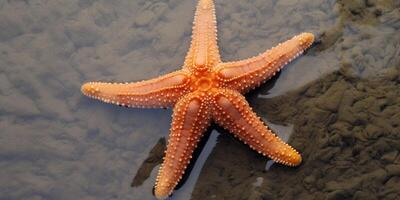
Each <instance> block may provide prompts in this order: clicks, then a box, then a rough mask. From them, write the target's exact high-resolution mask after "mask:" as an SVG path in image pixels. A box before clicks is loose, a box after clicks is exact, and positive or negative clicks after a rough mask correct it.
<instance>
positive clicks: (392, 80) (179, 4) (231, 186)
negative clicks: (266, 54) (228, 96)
mask: <svg viewBox="0 0 400 200" xmlns="http://www.w3.org/2000/svg"><path fill="white" fill-rule="evenodd" d="M195 4H196V1H194V0H192V1H177V0H168V1H165V0H164V1H161V0H151V1H149V0H115V1H109V0H68V1H67V0H57V1H46V0H15V1H2V0H0V129H1V133H0V168H1V170H0V199H7V200H13V199H15V200H17V199H18V200H20V199H32V200H40V199H60V200H63V199H66V200H67V199H68V200H69V199H83V200H92V199H154V197H153V195H152V188H153V185H154V182H155V176H156V174H157V171H158V167H159V163H160V162H161V157H162V152H163V149H164V148H165V139H166V138H168V130H169V123H170V121H171V118H170V116H171V110H150V109H149V110H144V109H127V108H120V107H117V106H113V105H107V104H104V103H101V102H97V101H94V100H91V99H88V98H86V97H83V95H82V94H81V93H80V85H81V84H82V83H83V82H85V81H88V80H94V81H96V80H102V81H121V82H124V81H137V80H142V79H148V78H151V77H155V76H158V75H161V74H164V73H168V72H171V71H174V70H176V69H179V68H180V66H181V65H182V63H183V59H184V56H185V54H186V51H187V49H188V46H189V42H190V33H191V23H192V19H193V14H194V7H195ZM399 8H400V2H399V1H396V0H392V1H390V0H371V1H340V0H337V1H329V0H325V1H324V0H319V1H315V0H295V1H293V0H280V1H276V0H251V1H228V0H217V1H216V9H217V19H218V33H219V45H220V50H221V54H222V58H223V59H224V60H226V61H228V60H237V59H243V58H246V57H249V56H253V55H257V54H258V53H260V52H263V51H264V50H266V49H268V48H270V47H272V46H274V45H276V44H277V43H278V42H280V41H284V40H286V39H288V38H291V37H292V36H293V35H295V34H297V33H300V32H303V31H309V32H313V33H315V34H317V35H318V38H319V40H320V43H319V44H317V45H316V46H314V47H313V48H312V49H310V50H309V51H307V52H306V54H305V55H304V56H302V57H300V58H299V59H297V60H296V61H294V62H293V63H291V64H290V65H288V66H287V67H286V68H285V69H284V70H283V71H282V72H281V73H280V74H279V75H278V76H276V77H274V78H273V79H272V80H270V81H269V82H267V83H266V84H265V85H263V86H261V87H260V88H259V89H257V90H255V91H253V92H251V93H250V94H248V95H247V98H248V100H249V102H250V104H251V105H252V106H253V108H254V110H255V112H257V113H258V114H259V115H260V117H262V118H263V120H264V121H265V122H266V123H267V124H269V125H270V126H271V127H272V129H273V130H275V131H276V132H277V134H279V135H281V136H283V137H286V138H287V139H288V140H289V141H288V142H289V143H290V144H291V145H293V146H294V147H295V148H296V149H298V150H299V151H300V152H301V153H302V155H303V159H304V161H303V164H302V165H301V166H299V167H297V168H289V167H285V166H282V165H278V164H274V163H272V162H271V161H269V160H268V159H267V158H265V157H262V156H260V155H258V154H257V153H255V152H253V151H252V150H250V148H248V147H247V146H246V145H244V144H242V143H240V142H239V141H238V140H236V139H234V138H233V137H232V136H231V135H230V134H229V133H227V132H226V131H224V130H221V129H220V128H218V127H214V129H210V131H209V133H208V135H209V138H208V140H205V141H203V145H202V146H203V148H202V149H199V150H198V151H197V154H198V157H197V160H196V162H195V163H194V165H193V166H192V170H191V172H190V173H188V177H187V179H186V181H185V182H184V183H181V184H180V185H181V187H180V189H179V190H177V191H176V192H175V195H174V196H172V197H171V199H253V200H256V199H399V198H400V192H399V190H398V188H400V177H399V175H400V155H399V149H400V114H399V113H400V78H399V75H400V34H399V29H400V9H399ZM289 136H290V137H289ZM131 185H132V186H133V187H132V186H131Z"/></svg>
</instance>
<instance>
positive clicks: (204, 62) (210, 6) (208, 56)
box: [184, 0, 221, 71]
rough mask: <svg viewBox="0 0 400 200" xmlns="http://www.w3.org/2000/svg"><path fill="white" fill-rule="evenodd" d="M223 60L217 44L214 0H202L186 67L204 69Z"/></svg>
mask: <svg viewBox="0 0 400 200" xmlns="http://www.w3.org/2000/svg"><path fill="white" fill-rule="evenodd" d="M219 62H221V58H220V55H219V50H218V45H217V21H216V17H215V6H214V2H213V1H212V0H200V1H199V3H198V5H197V8H196V13H195V17H194V22H193V30H192V41H191V44H190V49H189V52H188V54H187V55H186V58H185V63H184V67H185V68H189V69H191V70H193V71H204V70H206V69H209V68H210V67H211V66H214V65H215V64H216V63H219Z"/></svg>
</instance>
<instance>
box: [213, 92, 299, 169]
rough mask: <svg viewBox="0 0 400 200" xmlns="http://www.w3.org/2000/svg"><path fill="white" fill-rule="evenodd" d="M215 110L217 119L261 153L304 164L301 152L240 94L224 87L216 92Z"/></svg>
mask: <svg viewBox="0 0 400 200" xmlns="http://www.w3.org/2000/svg"><path fill="white" fill-rule="evenodd" d="M214 109H215V112H214V114H213V120H214V121H215V122H216V123H217V124H219V125H221V126H222V127H223V128H225V129H227V130H228V131H229V132H231V133H233V134H234V135H235V136H236V137H238V138H239V139H240V140H242V141H244V142H245V143H246V144H248V145H250V147H251V148H252V149H254V150H256V151H257V152H258V153H261V154H263V155H264V156H265V155H267V156H268V157H270V158H271V159H273V160H275V161H276V162H278V163H282V164H285V165H289V166H296V165H299V164H300V163H301V155H300V154H299V153H298V152H297V151H296V150H295V149H293V148H292V147H291V146H289V145H288V144H286V143H285V142H283V141H282V140H281V139H280V138H278V137H277V136H276V135H275V134H274V133H273V132H272V131H271V130H269V129H268V128H267V127H266V126H265V125H264V123H263V122H262V121H261V120H260V118H259V117H257V115H256V114H255V113H254V112H253V111H252V110H251V108H250V106H249V105H248V103H247V101H246V100H245V98H244V97H243V96H242V95H241V94H240V93H238V92H236V91H232V90H229V89H225V90H220V91H219V92H217V93H216V95H214Z"/></svg>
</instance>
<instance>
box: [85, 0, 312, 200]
mask: <svg viewBox="0 0 400 200" xmlns="http://www.w3.org/2000/svg"><path fill="white" fill-rule="evenodd" d="M313 41H314V35H313V34H311V33H302V34H300V35H297V36H295V37H293V38H292V39H290V40H288V41H286V42H284V43H281V44H279V45H278V46H276V47H274V48H272V49H270V50H268V51H266V52H264V53H262V54H260V55H258V56H256V57H253V58H249V59H246V60H241V61H235V62H222V61H221V58H220V54H219V51H218V46H217V31H216V18H215V8H214V3H213V1H212V0H200V1H199V3H198V5H197V9H196V14H195V19H194V26H193V36H192V42H191V45H190V50H189V52H188V54H187V56H186V59H185V63H184V64H183V69H181V70H178V71H176V72H172V73H170V74H167V75H164V76H161V77H158V78H154V79H151V80H146V81H141V82H136V83H101V82H89V83H85V84H84V85H83V86H82V92H83V94H85V95H87V96H89V97H92V98H95V99H99V100H101V101H104V102H106V103H113V104H117V105H121V106H127V107H139V108H156V107H158V108H160V107H161V108H163V107H172V106H174V110H173V116H172V118H173V119H172V126H171V130H170V131H171V134H170V138H169V142H168V146H167V150H166V152H165V157H164V162H163V164H162V165H161V167H160V171H159V174H158V176H157V180H156V185H155V195H156V197H158V198H164V197H167V196H168V195H170V194H171V193H172V191H173V189H174V188H175V186H176V185H177V183H178V181H179V180H180V179H181V178H182V175H183V173H184V171H185V169H186V167H187V165H188V164H189V162H190V159H191V154H192V152H193V150H194V149H195V148H196V146H197V142H198V141H199V140H200V138H201V137H202V136H203V133H204V132H205V130H206V129H207V127H208V126H209V125H210V122H211V121H212V120H213V121H215V122H216V123H217V124H219V125H221V126H222V127H223V128H225V129H227V130H228V131H229V132H231V133H233V134H234V135H235V136H236V137H238V138H239V139H240V140H242V141H243V142H245V143H246V144H248V145H250V147H251V148H252V149H254V150H256V151H257V152H259V153H261V154H263V155H266V156H268V157H270V158H272V159H273V160H275V161H276V162H278V163H282V164H285V165H289V166H296V165H299V164H300V163H301V156H300V154H299V153H298V152H297V151H296V150H294V149H293V148H292V147H291V146H289V145H288V144H286V143H284V142H283V141H282V140H281V139H279V138H278V137H277V136H276V135H275V134H274V133H273V132H272V131H271V130H269V129H268V128H267V127H266V126H265V125H264V123H263V122H262V121H261V120H260V118H259V117H257V115H256V114H255V113H254V112H253V111H252V110H251V108H250V106H249V104H248V103H247V102H246V100H245V98H244V97H243V95H242V94H244V93H246V92H247V91H249V90H251V89H253V88H255V87H257V86H259V85H260V84H262V83H263V82H265V81H266V80H268V79H269V78H271V77H272V76H273V75H275V73H276V72H278V71H279V70H280V69H281V68H282V67H283V66H284V65H286V64H287V63H288V62H290V61H291V60H293V59H294V58H295V57H297V56H299V55H300V54H301V53H302V52H303V51H304V50H305V49H307V48H308V47H310V45H311V44H312V43H313Z"/></svg>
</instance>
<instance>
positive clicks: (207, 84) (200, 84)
mask: <svg viewBox="0 0 400 200" xmlns="http://www.w3.org/2000/svg"><path fill="white" fill-rule="evenodd" d="M196 86H197V89H198V90H201V91H207V90H209V89H210V88H211V87H212V86H213V81H212V80H211V79H209V78H200V79H199V80H198V81H197V82H196Z"/></svg>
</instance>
